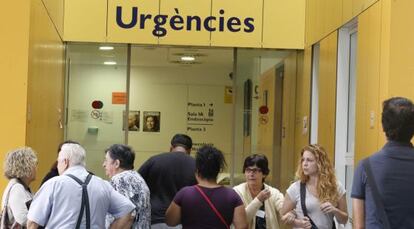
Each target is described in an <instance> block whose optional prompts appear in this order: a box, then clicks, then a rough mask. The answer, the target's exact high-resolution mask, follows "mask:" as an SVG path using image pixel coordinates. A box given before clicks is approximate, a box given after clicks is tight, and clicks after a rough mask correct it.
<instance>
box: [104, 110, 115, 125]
mask: <svg viewBox="0 0 414 229" xmlns="http://www.w3.org/2000/svg"><path fill="white" fill-rule="evenodd" d="M102 122H104V123H107V124H112V123H113V122H114V113H113V112H112V111H103V112H102Z"/></svg>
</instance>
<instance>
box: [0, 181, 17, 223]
mask: <svg viewBox="0 0 414 229" xmlns="http://www.w3.org/2000/svg"><path fill="white" fill-rule="evenodd" d="M15 184H17V183H14V184H12V186H11V187H10V189H9V191H8V192H7V195H6V202H5V204H4V206H3V209H2V211H1V224H0V229H21V228H23V227H22V225H20V224H19V223H17V222H16V221H15V222H14V223H13V224H11V223H10V219H9V214H8V211H7V209H8V207H9V196H10V191H11V190H12V188H13V186H14V185H15Z"/></svg>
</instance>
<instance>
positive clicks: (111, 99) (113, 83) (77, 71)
mask: <svg viewBox="0 0 414 229" xmlns="http://www.w3.org/2000/svg"><path fill="white" fill-rule="evenodd" d="M110 47H112V48H110ZM67 59H68V63H69V66H68V67H69V70H68V72H69V73H68V79H67V102H66V105H67V111H68V112H67V115H68V116H67V128H66V139H70V140H75V141H78V142H79V143H81V144H82V145H83V146H84V147H85V149H86V151H87V158H86V161H87V168H88V169H89V170H90V171H91V172H93V173H95V174H96V175H98V176H100V177H106V176H105V174H104V169H103V168H102V162H103V159H104V151H105V149H106V148H108V147H109V146H110V145H111V144H114V143H124V142H125V140H124V136H125V132H124V130H123V112H124V111H125V108H126V79H127V77H126V75H127V72H126V69H127V46H126V45H111V46H108V47H107V48H106V49H103V50H101V49H100V46H99V45H98V44H73V43H71V44H68V48H67Z"/></svg>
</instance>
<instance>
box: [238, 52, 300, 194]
mask: <svg viewBox="0 0 414 229" xmlns="http://www.w3.org/2000/svg"><path fill="white" fill-rule="evenodd" d="M291 55H295V56H294V62H295V64H294V66H291V67H293V68H294V69H295V73H294V75H293V76H290V75H289V76H287V75H286V71H287V70H286V68H287V67H286V66H285V65H286V64H285V60H286V59H287V58H288V57H289V56H291ZM235 60H236V65H235V73H236V74H235V92H236V101H235V102H236V103H235V112H234V120H235V129H234V131H235V138H234V146H235V150H234V153H235V155H234V163H233V164H234V165H235V167H234V180H233V184H234V185H236V184H239V183H241V182H244V181H245V177H244V174H243V171H242V170H243V163H244V159H245V158H246V157H247V156H249V155H251V154H254V153H261V154H265V155H266V156H267V158H268V160H269V167H270V171H271V174H269V176H268V178H266V182H268V183H270V184H272V185H276V187H278V188H279V187H280V181H281V178H280V174H281V173H280V172H281V167H282V166H281V164H282V163H283V158H282V156H281V155H282V138H284V127H283V126H282V106H283V85H284V78H285V77H296V75H295V74H296V51H279V50H259V49H237V52H236V58H235Z"/></svg>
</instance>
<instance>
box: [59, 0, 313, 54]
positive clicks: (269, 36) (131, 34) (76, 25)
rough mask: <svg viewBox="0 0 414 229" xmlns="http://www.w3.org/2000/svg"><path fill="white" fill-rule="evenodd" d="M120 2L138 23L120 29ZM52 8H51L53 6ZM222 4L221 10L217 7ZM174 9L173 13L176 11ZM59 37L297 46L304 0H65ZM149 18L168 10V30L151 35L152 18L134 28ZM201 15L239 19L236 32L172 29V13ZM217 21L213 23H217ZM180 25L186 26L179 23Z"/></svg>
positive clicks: (299, 46) (300, 38)
mask: <svg viewBox="0 0 414 229" xmlns="http://www.w3.org/2000/svg"><path fill="white" fill-rule="evenodd" d="M118 6H122V20H123V22H124V23H125V24H129V23H130V22H131V19H132V7H134V6H135V7H138V24H137V26H134V27H132V28H129V29H123V28H121V27H119V26H118V25H117V23H116V9H117V7H118ZM55 8H56V7H55ZM221 9H223V10H224V13H223V14H220V13H219V11H220V10H221ZM176 10H178V14H177V12H176ZM65 12H66V13H65V19H64V40H65V41H86V42H111V43H134V44H165V45H192V46H225V47H257V48H261V47H264V48H286V49H288V48H290V49H302V48H303V46H304V33H305V0H290V1H283V0H276V1H275V0H264V1H263V0H254V1H252V0H227V1H219V0H199V1H193V0H173V1H171V0H169V1H167V0H159V1H152V0H143V1H139V2H137V1H133V0H89V1H83V0H70V1H65ZM141 14H146V15H148V14H150V15H151V16H152V17H154V16H156V15H158V14H161V15H168V18H167V20H168V23H166V25H164V26H162V27H164V28H166V29H167V34H166V35H165V36H162V37H160V38H158V37H156V36H154V35H153V34H152V32H153V30H154V26H155V22H154V19H153V18H151V19H149V20H147V21H146V24H145V28H144V29H141V28H139V24H140V21H141V20H140V18H141V17H140V15H141ZM175 15H180V16H183V17H184V24H180V25H186V20H187V19H186V16H200V18H201V19H202V24H203V21H204V19H205V18H207V17H208V16H210V15H212V16H216V17H217V18H219V17H221V16H223V17H224V18H225V22H227V20H228V19H229V18H231V17H238V18H240V19H241V25H242V26H240V28H241V31H239V32H230V31H229V30H228V29H227V26H226V25H227V24H226V23H225V24H226V25H225V29H224V31H221V32H219V31H218V30H217V31H214V32H208V31H207V30H205V29H204V26H203V25H202V26H201V27H202V29H201V31H195V30H194V27H195V25H193V29H192V31H186V30H185V29H182V30H179V31H177V30H176V31H174V30H172V29H171V24H170V19H171V18H172V16H175ZM248 17H251V18H254V26H255V29H254V31H253V32H251V33H248V32H244V31H243V30H244V28H245V27H246V26H244V19H245V18H248ZM218 21H219V20H218V19H217V21H213V22H212V23H213V25H215V26H217V27H218V24H219V23H218ZM184 27H185V26H184Z"/></svg>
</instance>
